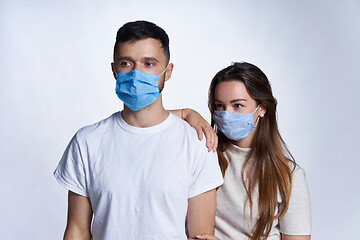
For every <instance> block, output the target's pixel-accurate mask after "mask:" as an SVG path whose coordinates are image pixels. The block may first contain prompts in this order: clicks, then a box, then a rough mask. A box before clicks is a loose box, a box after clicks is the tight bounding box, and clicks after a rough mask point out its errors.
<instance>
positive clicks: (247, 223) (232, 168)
mask: <svg viewBox="0 0 360 240" xmlns="http://www.w3.org/2000/svg"><path fill="white" fill-rule="evenodd" d="M249 150H250V148H240V147H238V146H236V145H231V146H229V148H228V149H227V151H226V153H225V156H226V158H227V159H230V161H229V166H228V168H227V169H226V172H225V177H224V180H225V182H224V184H223V185H222V186H221V187H220V188H219V190H218V191H217V209H216V221H215V235H216V236H217V237H218V238H220V239H222V240H226V239H236V240H245V239H246V240H248V239H249V237H250V236H251V232H252V230H253V228H254V225H255V223H256V220H257V216H258V206H257V199H258V193H257V191H255V192H254V195H253V215H252V218H250V208H249V204H248V203H247V205H246V206H247V207H246V214H244V205H245V201H246V198H247V195H246V191H245V188H244V184H243V182H242V180H241V169H242V166H243V163H244V161H245V158H246V156H247V153H248V152H249ZM281 203H282V199H281V196H280V194H278V206H280V205H281ZM277 213H278V208H277V209H276V212H275V214H277ZM280 233H283V234H288V235H310V234H311V213H310V199H309V191H308V187H307V183H306V180H305V173H304V170H303V169H302V168H300V167H298V166H296V168H295V171H294V172H293V183H292V191H291V195H290V203H289V209H288V211H287V213H286V214H285V216H283V217H281V218H280V219H275V220H274V222H273V226H272V229H271V232H270V235H269V237H268V240H280V239H281V236H280Z"/></svg>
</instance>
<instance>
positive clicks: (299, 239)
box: [281, 234, 311, 240]
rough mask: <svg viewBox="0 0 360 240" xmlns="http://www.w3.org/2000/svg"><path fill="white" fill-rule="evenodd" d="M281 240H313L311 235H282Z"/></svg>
mask: <svg viewBox="0 0 360 240" xmlns="http://www.w3.org/2000/svg"><path fill="white" fill-rule="evenodd" d="M281 240H311V235H286V234H281Z"/></svg>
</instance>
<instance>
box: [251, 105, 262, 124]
mask: <svg viewBox="0 0 360 240" xmlns="http://www.w3.org/2000/svg"><path fill="white" fill-rule="evenodd" d="M260 106H261V104H259V105H258V106H257V107H256V108H255V110H254V111H253V113H252V114H254V113H255V112H256V110H258V108H259V107H260ZM259 119H260V115H259V116H258V117H257V119H256V122H255V127H256V126H257V124H258V122H259Z"/></svg>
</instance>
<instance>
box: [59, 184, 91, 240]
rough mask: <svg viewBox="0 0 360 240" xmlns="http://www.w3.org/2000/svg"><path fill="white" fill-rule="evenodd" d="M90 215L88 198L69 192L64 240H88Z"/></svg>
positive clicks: (89, 236) (89, 237) (89, 235)
mask: <svg viewBox="0 0 360 240" xmlns="http://www.w3.org/2000/svg"><path fill="white" fill-rule="evenodd" d="M92 215H93V211H92V208H91V203H90V200H89V198H87V197H84V196H81V195H78V194H76V193H73V192H71V191H69V196H68V219H67V226H66V230H65V234H64V240H75V239H76V240H80V239H81V240H90V239H91V232H90V227H91V219H92Z"/></svg>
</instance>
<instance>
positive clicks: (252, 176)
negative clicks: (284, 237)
mask: <svg viewBox="0 0 360 240" xmlns="http://www.w3.org/2000/svg"><path fill="white" fill-rule="evenodd" d="M224 81H240V82H243V83H244V84H245V87H246V90H247V92H248V93H249V95H250V96H251V97H252V98H253V99H254V100H255V101H256V102H257V105H258V104H261V106H262V107H263V108H265V109H266V113H265V115H264V117H262V118H260V119H259V121H258V124H257V127H256V130H255V131H256V132H255V134H254V138H253V141H252V143H251V150H250V151H249V153H248V155H247V158H246V160H245V162H244V165H243V168H242V171H241V176H242V182H243V184H244V186H245V190H246V193H247V203H248V204H249V206H250V213H251V214H252V207H253V198H252V196H253V193H254V191H256V190H257V191H258V194H259V198H258V203H257V205H258V216H257V220H256V223H255V225H254V229H253V230H252V239H253V240H260V239H267V238H268V236H269V233H270V231H271V228H272V225H273V221H274V219H276V218H279V217H282V216H284V215H285V213H286V212H287V209H288V206H289V198H290V192H291V185H292V172H293V170H294V168H295V160H294V158H293V156H292V155H291V153H290V151H289V150H288V148H287V147H286V144H285V142H284V140H283V139H282V138H281V135H280V133H279V129H278V125H277V120H276V106H277V101H276V99H275V98H274V96H273V94H272V90H271V86H270V83H269V80H268V79H267V77H266V75H265V74H264V73H263V72H262V71H261V70H260V69H259V68H258V67H256V66H254V65H252V64H250V63H246V62H242V63H233V64H232V65H230V66H229V67H227V68H225V69H223V70H221V71H220V72H218V73H217V74H216V75H215V77H214V78H213V80H212V81H211V85H210V89H209V103H208V105H209V109H210V112H211V117H212V118H211V126H213V127H214V120H213V115H214V111H215V89H216V86H217V85H218V84H219V83H220V82H224ZM216 132H217V134H218V137H219V146H218V151H217V152H218V157H219V164H220V167H221V171H222V174H223V176H225V173H226V169H227V167H228V165H229V162H228V160H227V159H226V157H225V155H224V152H225V151H226V150H227V148H228V146H229V144H233V143H232V142H231V140H230V139H228V138H227V137H225V135H224V134H222V133H221V132H220V131H219V130H218V129H216ZM233 161H236V159H234V160H233ZM290 162H292V163H293V164H289V163H290ZM291 166H293V167H291ZM278 193H279V194H280V195H281V198H282V204H281V206H280V207H279V212H278V214H276V213H275V211H276V207H277V197H278ZM244 211H245V206H244Z"/></svg>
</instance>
